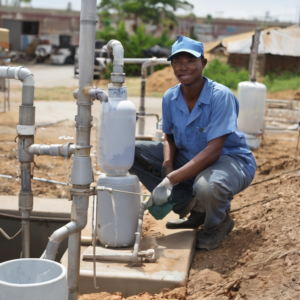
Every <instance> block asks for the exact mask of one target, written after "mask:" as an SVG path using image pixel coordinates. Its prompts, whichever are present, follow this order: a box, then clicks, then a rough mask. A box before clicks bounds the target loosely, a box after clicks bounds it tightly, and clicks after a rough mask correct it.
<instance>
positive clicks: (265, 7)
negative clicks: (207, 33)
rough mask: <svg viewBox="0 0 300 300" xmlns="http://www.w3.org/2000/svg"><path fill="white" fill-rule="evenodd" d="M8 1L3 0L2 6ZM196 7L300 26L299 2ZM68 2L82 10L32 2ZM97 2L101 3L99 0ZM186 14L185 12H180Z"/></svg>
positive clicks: (215, 2)
mask: <svg viewBox="0 0 300 300" xmlns="http://www.w3.org/2000/svg"><path fill="white" fill-rule="evenodd" d="M6 1H11V0H2V4H5V2H6ZM188 1H189V2H190V3H191V4H193V5H194V9H193V13H194V14H195V15H197V16H199V17H204V16H207V15H208V14H210V15H212V16H213V17H223V18H236V19H238V18H243V19H253V18H259V19H264V18H265V17H266V16H267V15H269V16H270V17H271V18H273V19H278V20H280V21H288V22H293V23H298V24H299V18H300V1H299V0H287V1H282V0H251V1H245V0H226V1H224V0H208V1H200V0H188ZM68 2H71V3H72V9H74V10H80V5H81V0H51V1H45V0H31V6H32V7H36V8H57V9H65V8H67V4H68ZM97 2H100V0H98V1H97ZM178 13H179V14H184V11H179V12H178Z"/></svg>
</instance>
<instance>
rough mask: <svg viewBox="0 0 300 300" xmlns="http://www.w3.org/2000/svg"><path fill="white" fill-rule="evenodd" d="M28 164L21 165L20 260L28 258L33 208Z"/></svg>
mask: <svg viewBox="0 0 300 300" xmlns="http://www.w3.org/2000/svg"><path fill="white" fill-rule="evenodd" d="M30 167H31V166H30V163H24V162H22V163H21V191H20V194H19V210H20V211H21V216H22V221H21V225H22V258H30V219H29V216H30V211H31V210H32V206H33V194H32V190H31V169H30Z"/></svg>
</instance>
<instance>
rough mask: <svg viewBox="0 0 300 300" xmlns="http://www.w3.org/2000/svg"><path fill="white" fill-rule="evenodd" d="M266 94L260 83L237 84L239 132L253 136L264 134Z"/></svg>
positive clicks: (263, 86) (246, 82)
mask: <svg viewBox="0 0 300 300" xmlns="http://www.w3.org/2000/svg"><path fill="white" fill-rule="evenodd" d="M266 94H267V88H266V86H265V85H264V84H262V83H258V82H251V81H244V82H240V83H239V84H238V100H239V103H240V112H239V117H238V129H239V130H241V131H243V132H244V133H248V134H253V135H257V134H262V133H263V132H264V129H265V111H266Z"/></svg>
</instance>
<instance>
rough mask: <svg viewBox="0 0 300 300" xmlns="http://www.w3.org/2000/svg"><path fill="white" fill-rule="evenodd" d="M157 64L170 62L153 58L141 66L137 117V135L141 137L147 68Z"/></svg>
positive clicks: (143, 130)
mask: <svg viewBox="0 0 300 300" xmlns="http://www.w3.org/2000/svg"><path fill="white" fill-rule="evenodd" d="M159 64H166V65H169V64H171V62H169V61H167V59H166V58H156V57H153V58H151V59H148V60H146V61H144V62H143V64H142V71H141V75H142V82H141V99H140V107H139V112H138V116H139V117H140V118H139V121H138V135H140V136H143V135H144V133H145V118H144V117H145V116H146V110H145V93H146V77H147V68H148V67H150V66H156V65H159Z"/></svg>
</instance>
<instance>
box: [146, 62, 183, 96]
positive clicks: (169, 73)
mask: <svg viewBox="0 0 300 300" xmlns="http://www.w3.org/2000/svg"><path fill="white" fill-rule="evenodd" d="M178 83H179V81H178V80H177V78H176V77H175V75H174V72H173V69H172V67H167V68H164V69H162V70H160V71H156V72H154V73H153V74H152V75H151V76H149V78H147V83H146V90H147V91H148V92H162V93H164V92H166V90H168V89H169V88H171V87H173V86H174V85H176V84H178Z"/></svg>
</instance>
